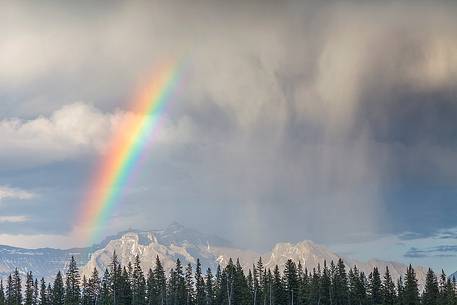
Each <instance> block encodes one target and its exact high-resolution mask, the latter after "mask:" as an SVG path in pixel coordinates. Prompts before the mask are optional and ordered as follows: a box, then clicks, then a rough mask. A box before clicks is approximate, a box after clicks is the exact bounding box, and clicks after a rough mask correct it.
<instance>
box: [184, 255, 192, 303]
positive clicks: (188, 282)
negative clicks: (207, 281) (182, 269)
mask: <svg viewBox="0 0 457 305" xmlns="http://www.w3.org/2000/svg"><path fill="white" fill-rule="evenodd" d="M185 287H186V305H193V304H194V279H193V275H192V265H191V264H190V263H189V264H188V265H187V267H186V275H185Z"/></svg>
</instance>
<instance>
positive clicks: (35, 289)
mask: <svg viewBox="0 0 457 305" xmlns="http://www.w3.org/2000/svg"><path fill="white" fill-rule="evenodd" d="M39 295H40V290H39V288H38V280H37V279H35V282H34V283H33V301H32V304H33V305H38V299H39Z"/></svg>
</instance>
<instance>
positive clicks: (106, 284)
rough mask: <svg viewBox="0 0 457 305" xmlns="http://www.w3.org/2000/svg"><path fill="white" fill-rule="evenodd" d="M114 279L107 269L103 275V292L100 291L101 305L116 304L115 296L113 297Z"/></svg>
mask: <svg viewBox="0 0 457 305" xmlns="http://www.w3.org/2000/svg"><path fill="white" fill-rule="evenodd" d="M112 287H113V284H112V277H111V274H110V272H109V270H108V268H107V269H105V273H104V274H103V278H102V284H101V291H100V304H101V305H112V304H114V302H113V300H114V296H113V295H112Z"/></svg>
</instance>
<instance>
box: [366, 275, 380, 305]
mask: <svg viewBox="0 0 457 305" xmlns="http://www.w3.org/2000/svg"><path fill="white" fill-rule="evenodd" d="M368 282H369V283H368V288H369V295H370V301H371V304H373V305H378V304H382V293H381V275H380V274H379V271H378V268H377V267H374V268H373V272H372V273H370V275H369V276H368Z"/></svg>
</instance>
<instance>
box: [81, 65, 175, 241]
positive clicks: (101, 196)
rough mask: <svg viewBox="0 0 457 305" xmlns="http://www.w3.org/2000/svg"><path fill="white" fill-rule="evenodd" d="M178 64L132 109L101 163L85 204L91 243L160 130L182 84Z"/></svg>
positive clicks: (85, 223)
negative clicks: (155, 133) (169, 105)
mask: <svg viewBox="0 0 457 305" xmlns="http://www.w3.org/2000/svg"><path fill="white" fill-rule="evenodd" d="M177 66H178V65H177V64H167V65H164V66H162V67H161V68H160V69H159V70H158V71H157V72H156V73H155V75H154V77H153V79H152V81H150V82H149V85H148V86H146V88H144V90H143V91H142V92H141V94H140V95H139V97H138V98H137V99H136V100H135V101H134V103H133V105H132V108H131V109H130V110H131V112H132V113H134V114H135V115H133V116H129V117H128V118H127V119H126V120H125V122H122V123H121V126H120V128H119V130H118V132H117V133H115V135H114V136H113V139H112V141H111V144H110V146H109V148H108V153H107V154H106V155H104V158H103V159H102V160H101V161H100V162H99V165H98V167H97V169H96V171H95V173H94V177H93V179H92V181H91V183H90V187H89V191H88V194H87V196H86V199H85V200H84V202H83V203H82V208H81V213H80V215H79V221H78V226H79V227H80V228H83V229H84V232H86V234H87V235H89V236H87V237H86V238H85V239H87V241H88V242H91V243H93V242H95V241H97V239H98V238H99V237H100V236H99V235H100V233H101V232H100V231H101V229H103V228H104V226H105V225H106V222H107V221H108V219H109V217H110V216H111V214H112V210H113V208H114V206H115V205H116V202H117V201H118V198H119V195H120V193H121V191H122V189H123V187H124V185H125V183H126V182H127V180H128V178H129V176H130V174H131V172H132V169H133V167H134V165H135V164H136V163H137V161H138V159H139V157H140V154H141V151H142V150H143V148H144V147H145V146H146V145H147V143H148V142H149V141H150V139H149V138H150V136H151V134H153V133H154V132H155V130H156V128H157V126H158V123H159V120H160V117H161V115H162V112H163V108H164V105H165V104H166V102H167V100H169V99H170V95H171V93H172V92H173V89H174V88H175V86H176V84H177V81H178V73H177V72H178V71H177V70H178V68H177Z"/></svg>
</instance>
